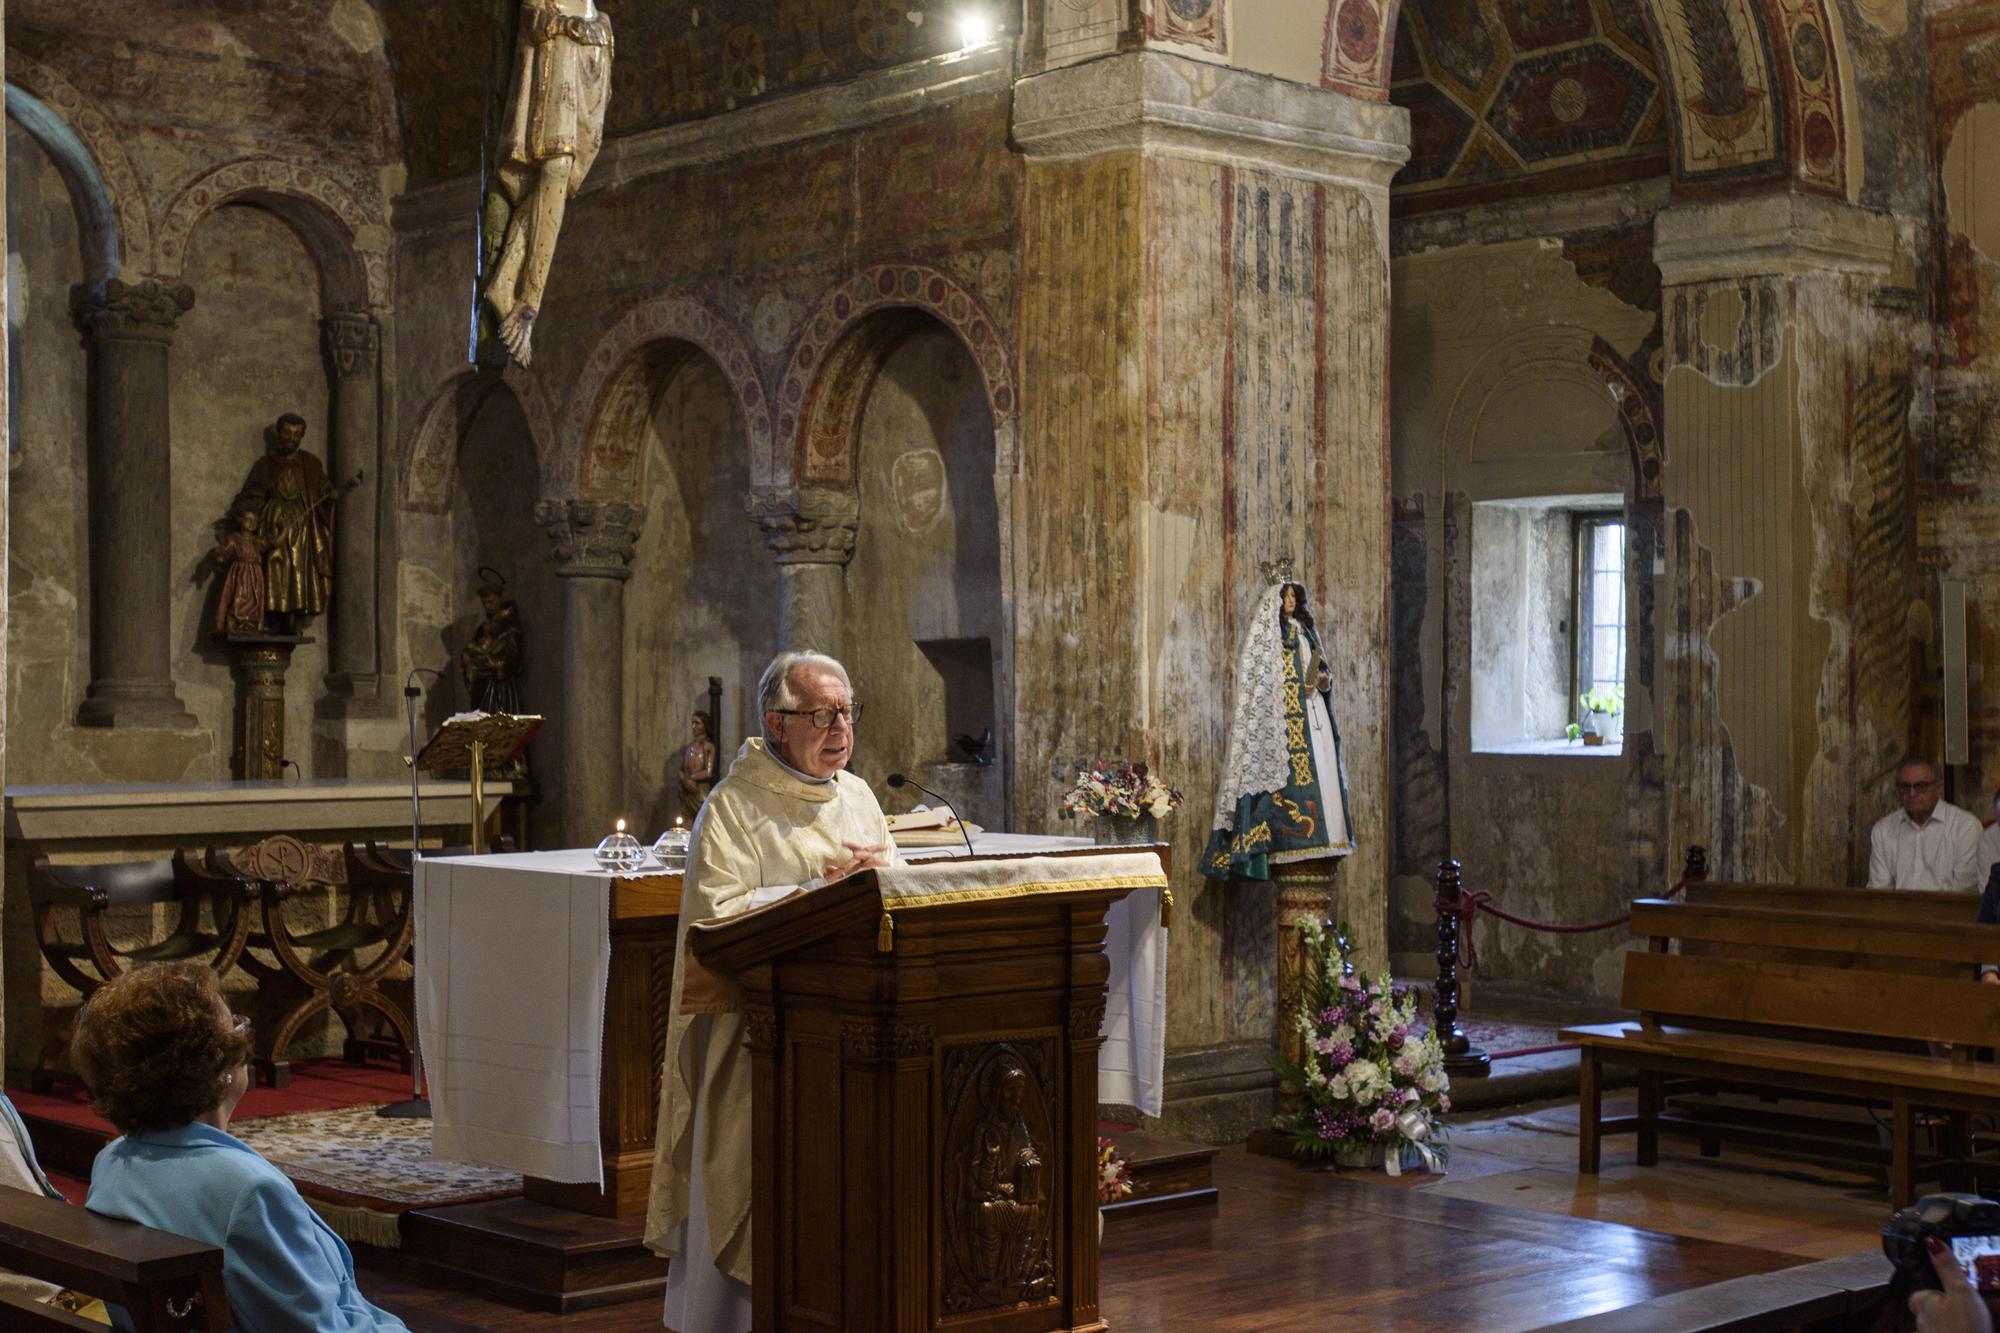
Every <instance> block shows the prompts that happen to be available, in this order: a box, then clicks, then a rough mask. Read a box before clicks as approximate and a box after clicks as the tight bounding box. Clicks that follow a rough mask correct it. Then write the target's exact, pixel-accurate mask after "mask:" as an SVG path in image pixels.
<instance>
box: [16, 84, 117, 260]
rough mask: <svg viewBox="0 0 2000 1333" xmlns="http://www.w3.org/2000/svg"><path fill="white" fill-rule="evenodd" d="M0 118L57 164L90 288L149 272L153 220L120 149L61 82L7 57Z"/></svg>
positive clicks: (97, 115)
mask: <svg viewBox="0 0 2000 1333" xmlns="http://www.w3.org/2000/svg"><path fill="white" fill-rule="evenodd" d="M8 54H9V59H8V61H7V114H9V115H10V116H13V117H14V118H15V119H16V120H18V121H19V122H20V123H21V125H22V127H23V128H25V129H26V130H27V131H28V133H29V134H31V135H33V136H34V137H35V140H36V142H38V143H40V144H41V145H42V148H43V150H44V151H46V152H47V153H48V154H49V156H50V157H51V158H53V159H54V160H55V162H56V166H57V169H58V170H59V171H61V172H62V174H63V179H64V181H65V183H66V184H67V185H68V186H69V189H70V197H71V198H72V199H73V200H74V201H75V202H76V205H77V219H78V222H79V224H80V225H81V227H82V229H83V234H84V246H85V249H86V251H87V253H86V254H85V255H84V272H85V274H86V275H87V277H88V278H89V280H90V281H92V282H101V281H104V280H105V279H107V278H115V277H117V276H118V275H119V274H120V273H121V272H123V271H127V270H132V271H136V272H139V273H144V272H146V271H148V270H149V269H151V268H152V266H153V216H152V211H151V209H150V208H149V207H148V205H147V201H146V191H145V189H144V188H143V187H142V186H141V185H140V183H139V173H138V172H137V171H136V170H134V169H133V166H132V160H131V158H130V157H128V156H127V155H126V153H125V146H124V145H123V144H122V143H120V142H119V140H118V136H117V135H116V134H115V133H114V132H113V131H112V129H111V125H110V122H108V121H107V120H106V119H105V118H104V113H103V112H101V111H99V110H98V109H97V108H96V107H95V106H93V105H92V104H91V103H90V101H89V100H88V99H86V98H85V97H84V96H83V94H82V93H80V92H78V91H77V90H76V88H75V87H74V86H72V85H71V84H70V83H69V81H68V80H66V79H64V78H63V77H62V75H60V74H58V73H56V72H55V71H54V70H52V69H50V68H49V67H48V66H47V65H44V64H42V63H40V62H39V61H36V60H34V59H31V58H30V57H27V56H24V55H21V54H19V53H17V52H9V53H8Z"/></svg>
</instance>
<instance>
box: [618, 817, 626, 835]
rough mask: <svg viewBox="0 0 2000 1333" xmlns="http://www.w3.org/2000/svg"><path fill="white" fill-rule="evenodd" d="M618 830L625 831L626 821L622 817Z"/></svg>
mask: <svg viewBox="0 0 2000 1333" xmlns="http://www.w3.org/2000/svg"><path fill="white" fill-rule="evenodd" d="M618 831H619V832H620V833H623V832H624V831H625V821H624V820H622V819H621V820H619V821H618Z"/></svg>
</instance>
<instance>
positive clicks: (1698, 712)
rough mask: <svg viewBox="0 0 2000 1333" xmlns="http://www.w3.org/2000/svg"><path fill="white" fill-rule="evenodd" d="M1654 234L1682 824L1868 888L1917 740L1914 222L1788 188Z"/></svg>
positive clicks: (1711, 839)
mask: <svg viewBox="0 0 2000 1333" xmlns="http://www.w3.org/2000/svg"><path fill="white" fill-rule="evenodd" d="M1653 244H1654V257H1655V259H1656V261H1657V262H1658V264H1659V266H1660V277H1661V289H1660V302H1661V312H1662V318H1663V321H1664V336H1665V350H1664V356H1665V364H1666V378H1665V387H1664V392H1663V400H1664V407H1665V414H1666V416H1665V422H1664V430H1665V436H1666V449H1665V457H1664V459H1663V465H1662V468H1661V479H1660V489H1661V495H1662V499H1663V501H1664V504H1665V513H1664V518H1663V536H1664V545H1665V548H1666V550H1665V554H1666V564H1667V568H1666V577H1665V579H1664V580H1663V581H1662V599H1661V605H1660V614H1659V617H1658V619H1659V623H1660V624H1662V625H1666V626H1675V627H1677V628H1676V629H1675V630H1674V631H1673V632H1672V633H1669V634H1666V635H1663V636H1662V638H1661V643H1660V659H1661V660H1660V663H1659V673H1658V679H1659V680H1660V682H1661V683H1660V686H1659V687H1657V688H1656V689H1655V692H1654V701H1655V706H1656V710H1657V712H1658V714H1659V718H1658V723H1657V725H1656V727H1655V734H1656V744H1658V746H1659V748H1660V750H1661V752H1662V753H1663V754H1664V755H1665V757H1666V762H1667V769H1668V771H1667V774H1666V790H1667V793H1668V797H1667V800H1668V814H1667V823H1668V828H1667V843H1668V845H1670V846H1686V845H1688V844H1690V843H1701V844H1703V845H1705V846H1709V847H1712V848H1714V849H1715V851H1716V853H1717V860H1718V873H1719V874H1720V876H1721V877H1723V878H1727V879H1759V880H1764V879H1769V880H1782V881H1787V882H1796V883H1802V884H1849V883H1858V882H1859V881H1858V880H1857V879H1856V878H1855V876H1856V875H1857V874H1859V873H1862V871H1863V868H1864V867H1865V866H1866V856H1867V841H1866V833H1867V829H1868V827H1869V824H1870V823H1871V822H1872V821H1873V820H1874V819H1875V818H1876V816H1877V815H1878V814H1879V813H1880V808H1881V807H1879V806H1877V805H1876V804H1875V802H1877V801H1879V800H1881V799H1882V795H1881V780H1882V777H1883V775H1884V774H1885V773H1886V771H1887V770H1889V769H1890V768H1892V767H1893V766H1894V764H1895V762H1896V758H1897V756H1898V753H1899V752H1900V751H1901V749H1902V748H1903V746H1904V745H1905V744H1906V743H1907V739H1908V688H1909V675H1908V671H1907V667H1906V663H1907V660H1908V651H1909V645H1908V641H1907V639H1906V638H1905V637H1904V636H1905V633H1906V630H1905V626H1906V624H1907V614H1908V601H1909V593H1908V592H1907V585H1906V584H1905V583H1904V580H1903V571H1904V569H1905V568H1906V564H1905V562H1906V561H1907V559H1908V556H1907V552H1906V550H1905V549H1904V542H1905V540H1906V538H1905V536H1904V522H1905V518H1904V516H1905V515H1906V514H1907V512H1908V508H1909V491H1908V485H1909V483H1908V464H1907V459H1908V456H1909V454H1908V441H1907V427H1906V425H1905V420H1906V412H1907V406H1908V402H1909V397H1908V395H1909V366H1910V351H1909V343H1908V336H1909V329H1908V325H1907V324H1906V323H1904V322H1903V321H1902V320H1901V319H1900V318H1899V317H1898V316H1896V315H1895V314H1894V313H1893V310H1892V309H1885V308H1884V302H1882V301H1881V300H1878V298H1881V297H1884V296H1888V297H1891V298H1893V296H1894V289H1893V288H1892V287H1891V285H1890V284H1891V283H1892V282H1893V281H1894V279H1892V277H1891V269H1892V266H1893V265H1894V263H1895V255H1896V228H1895V223H1894V221H1893V220H1892V219H1891V218H1889V217H1887V216H1886V215H1884V214H1881V213H1877V212H1874V211H1872V210H1869V209H1864V208H1860V207H1857V206H1854V205H1850V204H1846V203H1842V202H1840V201H1837V200H1832V199H1827V198H1823V197H1820V196H1817V195H1805V194H1795V193H1792V192H1790V191H1786V190H1782V189H1778V190H1772V191H1768V192H1766V193H1763V194H1758V195H1748V196H1742V197H1738V198H1734V199H1730V200H1727V201H1723V202H1717V203H1706V204H1681V205H1677V206H1675V207H1673V208H1669V209H1666V210H1664V211H1663V212H1661V213H1660V214H1659V216H1658V218H1657V219H1656V220H1655V223H1654V233H1653ZM1886 304H1887V305H1888V306H1889V307H1893V306H1894V305H1895V304H1896V302H1895V301H1894V300H1893V299H1891V300H1889V301H1888V302H1887V303H1886Z"/></svg>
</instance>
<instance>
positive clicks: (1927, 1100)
mask: <svg viewBox="0 0 2000 1333" xmlns="http://www.w3.org/2000/svg"><path fill="white" fill-rule="evenodd" d="M1691 887H1692V886H1691ZM1845 892H1849V893H1868V892H1870V891H1869V890H1847V891H1845ZM1877 892H1881V891H1877ZM1905 896H1907V897H1909V898H1916V897H1917V896H1918V895H1915V894H1910V895H1905ZM1933 896H1938V897H1952V898H1955V899H1956V903H1955V906H1956V907H1957V912H1956V913H1954V914H1953V919H1950V920H1938V919H1932V920H1923V919H1904V918H1899V917H1896V916H1892V915H1886V914H1882V913H1879V912H1853V913H1843V912H1839V911H1827V910H1815V909H1814V908H1813V907H1810V906H1809V907H1806V908H1799V907H1790V908H1788V907H1782V906H1758V905H1745V896H1744V895H1738V896H1737V897H1735V898H1733V899H1729V900H1727V901H1695V902H1680V903H1674V902H1665V901H1661V900H1658V899H1641V900H1640V901H1638V902H1636V903H1634V904H1633V910H1632V931H1633V934H1634V935H1639V936H1646V937H1649V940H1650V947H1649V949H1648V950H1647V951H1646V952H1643V953H1641V952H1634V953H1629V954H1627V955H1626V958H1625V975H1624V984H1623V991H1622V1003H1623V1005H1624V1006H1625V1007H1626V1008H1628V1009H1634V1010H1637V1011H1638V1012H1639V1014H1640V1021H1639V1022H1637V1023H1608V1024H1599V1025H1595V1026H1589V1027H1576V1028H1567V1029H1565V1030H1564V1031H1563V1034H1562V1035H1563V1039H1564V1040H1566V1041H1574V1042H1576V1043H1577V1044H1578V1045H1579V1047H1580V1048H1581V1051H1580V1054H1581V1057H1582V1059H1581V1087H1580V1094H1581V1095H1580V1102H1579V1106H1578V1112H1577V1115H1578V1143H1577V1164H1578V1169H1579V1170H1581V1171H1582V1172H1584V1173H1585V1174H1594V1173H1595V1172H1596V1171H1597V1169H1598V1163H1599V1158H1600V1151H1601V1150H1600V1143H1601V1135H1602V1134H1604V1133H1616V1132H1636V1133H1637V1134H1638V1138H1639V1163H1640V1165H1642V1166H1651V1165H1653V1164H1655V1162H1657V1160H1658V1154H1659V1133H1660V1130H1661V1128H1662V1124H1661V1118H1660V1104H1661V1080H1662V1078H1663V1076H1665V1075H1669V1074H1672V1075H1681V1076H1690V1077H1695V1078H1702V1079H1712V1080H1715V1081H1717V1082H1719V1083H1725V1084H1734V1085H1744V1086H1750V1087H1758V1088H1779V1089H1787V1090H1794V1091H1800V1092H1805V1093H1809V1094H1821V1095H1831V1096H1837V1097H1847V1098H1853V1099H1856V1100H1859V1101H1864V1102H1869V1103H1875V1104H1883V1105H1886V1106H1888V1108H1889V1111H1890V1122H1891V1124H1890V1139H1891V1143H1890V1172H1889V1179H1890V1193H1891V1196H1892V1198H1893V1200H1894V1204H1895V1206H1896V1207H1899V1208H1900V1207H1902V1206H1904V1205H1905V1204H1907V1203H1909V1202H1910V1201H1911V1200H1912V1199H1913V1198H1914V1197H1915V1187H1916V1155H1915V1150H1914V1145H1913V1142H1912V1140H1913V1134H1914V1117H1915V1112H1916V1111H1917V1110H1918V1109H1919V1108H1922V1109H1927V1110H1944V1111H1981V1112H2000V1068H1996V1067H1995V1066H1993V1065H1990V1064H1978V1063H1975V1062H1974V1060H1973V1052H1974V1050H1975V1049H1976V1048H1980V1047H1992V1046H2000V986H1986V985H1981V984H1980V983H1979V982H1977V981H1976V980H1974V979H1973V971H1974V968H1975V967H1976V966H1977V965H1978V964H1979V963H1981V962H1986V961H2000V926H1979V925H1974V924H1972V921H1971V917H1972V915H1973V913H1974V911H1975V910H1976V906H1975V904H1974V903H1973V902H1972V900H1971V899H1970V896H1969V895H1933ZM1870 901H1875V900H1870ZM1879 905H1880V904H1879V902H1878V906H1879ZM1947 905H1948V906H1949V905H1951V904H1947ZM1817 906H1818V907H1819V908H1824V907H1825V906H1826V902H1825V900H1820V902H1819V903H1818V905H1817ZM1890 906H1893V904H1890ZM1912 906H1913V908H1914V907H1915V906H1916V904H1912ZM1923 914H1924V913H1923V912H1921V911H1912V912H1911V913H1910V917H1911V918H1921V917H1922V916H1923ZM1674 942H1678V943H1679V944H1680V946H1681V947H1680V949H1679V950H1678V951H1674V950H1672V949H1671V948H1670V945H1671V944H1672V943H1674ZM1933 1042H1936V1043H1950V1044H1951V1047H1952V1050H1951V1054H1950V1056H1949V1057H1946V1056H1942V1055H1934V1054H1931V1053H1930V1052H1929V1049H1928V1045H1927V1044H1928V1043H1933ZM1899 1043H1900V1044H1901V1047H1902V1048H1901V1049H1896V1046H1897V1045H1898V1044H1899ZM1602 1064H1616V1065H1622V1066H1626V1067H1629V1068H1634V1069H1637V1070H1638V1071H1639V1073H1640V1086H1639V1114H1638V1115H1637V1116H1634V1117H1629V1118H1624V1119H1620V1120H1616V1121H1612V1122H1606V1121H1604V1119H1603V1114H1602V1109H1603V1108H1602V1096H1601V1088H1602V1084H1601V1081H1600V1077H1599V1070H1600V1065H1602Z"/></svg>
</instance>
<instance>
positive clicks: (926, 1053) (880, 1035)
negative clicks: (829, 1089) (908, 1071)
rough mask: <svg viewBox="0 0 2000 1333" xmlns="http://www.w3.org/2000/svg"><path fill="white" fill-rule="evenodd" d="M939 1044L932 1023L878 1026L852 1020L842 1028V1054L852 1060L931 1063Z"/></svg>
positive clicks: (856, 1019)
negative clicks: (933, 1049)
mask: <svg viewBox="0 0 2000 1333" xmlns="http://www.w3.org/2000/svg"><path fill="white" fill-rule="evenodd" d="M936 1044H937V1029H936V1028H935V1027H933V1026H932V1025H931V1024H929V1023H878V1022H875V1021H874V1020H872V1019H866V1018H850V1019H848V1020H847V1021H846V1022H844V1023H842V1024H841V1025H840V1053H841V1054H842V1055H844V1056H846V1057H847V1058H848V1059H850V1060H869V1061H874V1060H927V1059H929V1058H930V1054H931V1050H932V1048H933V1047H935V1046H936Z"/></svg>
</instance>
